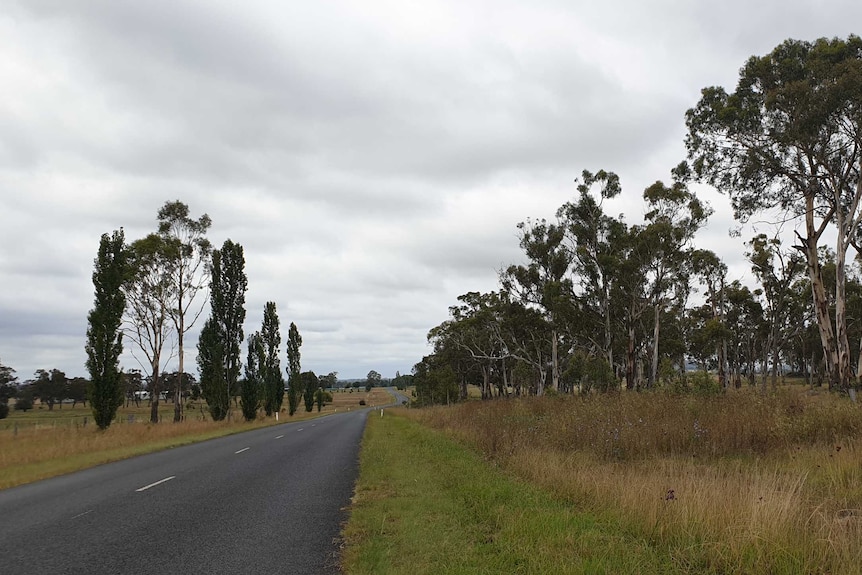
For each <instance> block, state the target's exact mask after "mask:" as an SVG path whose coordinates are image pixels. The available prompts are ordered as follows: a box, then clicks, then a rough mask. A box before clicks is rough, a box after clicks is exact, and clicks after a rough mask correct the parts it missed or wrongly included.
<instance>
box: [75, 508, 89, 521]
mask: <svg viewBox="0 0 862 575" xmlns="http://www.w3.org/2000/svg"><path fill="white" fill-rule="evenodd" d="M92 512H93V510H92V509H90V510H89V511H84V512H83V513H78V514H77V515H75V516H74V517H72V519H77V518H78V517H83V516H84V515H87V514H88V513H92Z"/></svg>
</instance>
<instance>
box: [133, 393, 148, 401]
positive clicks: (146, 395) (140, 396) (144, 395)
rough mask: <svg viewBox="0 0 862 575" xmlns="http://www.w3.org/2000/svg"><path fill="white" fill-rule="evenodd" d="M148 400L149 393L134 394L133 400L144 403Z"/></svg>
mask: <svg viewBox="0 0 862 575" xmlns="http://www.w3.org/2000/svg"><path fill="white" fill-rule="evenodd" d="M149 398H150V392H149V391H136V392H135V399H142V400H144V401H146V400H148V399H149Z"/></svg>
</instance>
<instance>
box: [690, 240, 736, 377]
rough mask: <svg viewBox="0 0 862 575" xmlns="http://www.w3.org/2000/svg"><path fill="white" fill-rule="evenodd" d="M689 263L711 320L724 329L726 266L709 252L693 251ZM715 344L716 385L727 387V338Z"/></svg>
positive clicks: (713, 253)
mask: <svg viewBox="0 0 862 575" xmlns="http://www.w3.org/2000/svg"><path fill="white" fill-rule="evenodd" d="M689 261H690V263H691V267H692V271H693V273H694V275H695V277H696V278H698V279H699V280H700V282H701V284H703V285H704V286H705V287H706V296H707V303H708V304H709V307H710V311H711V312H712V319H713V320H715V321H717V322H719V323H720V324H721V325H722V326H723V327H725V328H726V327H727V323H726V321H725V312H726V305H725V302H726V294H725V287H726V283H727V265H726V264H725V263H724V262H723V261H721V259H720V258H719V257H718V256H717V255H715V252H713V251H711V250H701V249H696V250H693V251H692V252H691V254H690V259H689ZM720 333H726V332H720ZM715 344H716V367H717V368H718V383H719V385H721V386H722V387H727V386H728V385H729V381H728V377H727V369H728V365H727V338H726V337H722V338H720V340H718V341H716V342H715Z"/></svg>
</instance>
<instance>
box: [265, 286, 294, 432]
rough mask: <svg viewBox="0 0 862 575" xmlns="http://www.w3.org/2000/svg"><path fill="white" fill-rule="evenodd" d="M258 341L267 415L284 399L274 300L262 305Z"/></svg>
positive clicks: (279, 338) (277, 408) (278, 333)
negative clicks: (261, 320)
mask: <svg viewBox="0 0 862 575" xmlns="http://www.w3.org/2000/svg"><path fill="white" fill-rule="evenodd" d="M291 325H292V324H291ZM260 342H261V346H262V355H261V360H262V361H261V363H260V364H259V366H258V369H259V371H260V378H261V381H262V383H263V390H264V396H263V410H264V411H265V412H266V414H267V415H268V416H269V415H272V414H273V413H276V412H278V411H280V410H281V403H282V401H283V400H284V377H282V375H281V361H280V360H279V358H278V354H279V349H278V348H279V346H280V345H281V333H280V330H279V319H278V313H277V312H276V309H275V302H272V301H268V302H266V306H265V307H264V310H263V325H262V326H261V330H260Z"/></svg>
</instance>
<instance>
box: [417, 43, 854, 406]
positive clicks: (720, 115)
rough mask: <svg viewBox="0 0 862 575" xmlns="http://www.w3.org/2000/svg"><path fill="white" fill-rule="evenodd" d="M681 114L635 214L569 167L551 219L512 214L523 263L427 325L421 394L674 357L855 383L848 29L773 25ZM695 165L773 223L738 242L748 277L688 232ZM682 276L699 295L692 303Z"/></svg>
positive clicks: (605, 379)
mask: <svg viewBox="0 0 862 575" xmlns="http://www.w3.org/2000/svg"><path fill="white" fill-rule="evenodd" d="M686 125H687V127H688V136H687V138H686V148H687V152H688V158H687V161H686V162H683V163H682V164H680V165H679V166H678V167H677V168H675V169H674V170H673V172H672V174H673V181H672V183H671V184H670V185H666V184H665V183H662V182H657V183H655V184H653V185H652V186H650V187H648V188H647V189H646V190H645V191H644V193H643V199H644V203H645V217H644V223H643V224H638V225H628V224H627V223H626V222H625V221H624V219H623V217H622V216H619V217H613V216H612V215H609V214H607V213H606V211H605V209H604V208H603V200H606V199H609V198H612V197H616V196H618V195H619V194H620V193H621V186H620V181H619V178H618V177H617V176H616V175H615V174H613V173H611V172H605V171H599V172H598V173H595V174H593V173H590V172H588V171H584V172H583V176H582V178H581V179H580V181H579V182H578V192H579V196H578V198H577V199H576V200H575V201H572V202H568V203H566V204H564V205H563V206H562V207H561V208H560V209H559V210H558V211H557V214H556V216H557V217H556V220H555V221H551V222H549V221H546V220H538V221H527V222H525V223H521V224H519V226H518V227H519V230H520V240H521V247H522V248H523V250H524V252H525V255H526V259H527V263H526V264H525V265H513V266H510V267H508V268H507V269H505V270H502V271H501V273H500V280H501V288H500V290H499V291H496V292H492V293H488V294H480V293H476V292H473V293H468V294H465V295H463V296H461V297H460V298H459V304H458V305H456V306H453V307H451V308H450V319H449V320H447V321H446V322H444V323H442V324H441V325H439V326H437V327H435V328H434V329H432V330H431V332H430V333H429V340H430V342H431V343H432V344H433V345H434V353H433V354H432V355H430V356H428V357H426V358H424V359H423V361H421V362H419V363H418V364H416V366H415V367H414V374H415V377H414V382H415V383H416V385H417V395H418V396H419V398H420V401H424V402H429V403H430V402H433V403H438V402H445V401H452V400H457V399H458V398H460V397H464V396H465V395H466V383H467V382H474V383H477V384H478V385H480V386H481V388H482V394H483V396H484V397H490V396H491V395H492V394H500V395H504V394H508V393H510V390H511V392H514V393H524V394H528V393H533V394H542V393H544V392H545V390H546V389H548V388H550V389H552V390H554V391H557V392H571V391H575V390H582V391H583V390H585V389H590V388H594V387H599V388H602V389H610V388H613V387H615V386H618V385H620V384H621V383H622V382H624V384H625V385H626V386H627V387H629V388H636V387H641V386H644V387H651V386H654V385H657V384H658V383H661V382H662V381H670V380H673V381H679V380H681V379H684V377H685V372H686V366H687V364H688V363H689V362H695V363H698V364H700V365H701V366H703V367H704V368H707V367H711V368H714V369H715V370H716V371H717V373H718V379H719V382H720V383H721V384H723V385H731V384H737V385H739V382H740V380H741V378H742V376H743V375H746V376H747V377H748V379H749V381H753V378H754V373H755V372H756V371H757V372H759V373H766V372H767V371H770V372H771V373H772V379H773V381H774V380H775V376H776V374H777V373H778V372H779V371H780V370H781V369H782V368H783V367H784V366H787V365H791V366H793V368H794V370H797V371H798V372H800V373H802V374H804V375H806V376H808V377H812V378H816V379H817V380H820V381H825V382H826V383H828V385H829V387H830V388H831V389H835V390H849V389H852V388H853V386H855V385H857V384H858V381H859V377H860V375H862V361H860V359H859V358H860V346H862V329H860V326H862V279H860V272H859V268H858V265H856V266H854V261H853V259H852V257H851V256H854V255H855V256H856V262H857V263H858V260H859V257H860V254H862V233H860V223H862V179H860V172H862V39H860V38H859V37H857V36H850V37H849V38H848V39H846V40H843V39H837V38H836V39H826V38H823V39H819V40H817V41H814V42H806V41H799V40H787V41H785V42H783V43H782V44H781V45H779V46H777V47H776V48H775V49H774V50H773V51H772V52H771V53H769V54H767V55H765V56H762V57H758V56H753V57H751V58H750V59H749V60H748V61H747V62H746V63H745V65H744V66H743V67H742V69H741V70H740V75H739V82H738V84H737V87H736V90H735V91H734V92H732V93H728V92H726V91H725V90H724V89H723V88H720V87H708V88H705V89H704V90H703V91H702V97H701V99H700V101H699V102H698V104H697V105H696V106H695V107H694V108H692V109H690V110H689V111H688V112H687V113H686ZM693 182H700V183H705V184H709V185H712V186H714V187H715V188H716V189H717V190H719V191H720V192H722V193H724V194H726V195H727V196H729V198H730V200H731V203H732V206H733V209H734V214H735V217H736V218H737V220H738V221H739V222H740V223H746V222H748V221H749V220H750V219H751V218H753V217H757V218H759V219H763V220H772V221H775V222H777V224H776V228H777V231H776V234H775V235H774V236H771V237H770V236H767V235H764V234H760V235H757V236H756V237H754V238H753V239H751V240H750V241H749V242H748V243H747V244H746V246H747V251H746V254H745V255H746V257H747V259H748V260H749V262H750V263H751V267H752V271H753V275H754V277H755V279H756V280H757V282H758V284H759V285H758V286H757V287H755V288H753V289H749V288H748V287H747V286H744V285H742V284H741V283H740V282H738V281H728V278H727V273H728V270H727V266H726V264H725V263H724V262H722V261H721V260H720V259H719V258H718V257H717V256H716V255H715V254H714V253H713V252H711V251H708V250H702V249H697V248H696V246H694V244H693V241H694V237H695V233H696V232H697V230H698V229H700V228H701V227H703V226H704V225H705V223H706V220H707V218H708V216H709V215H710V210H709V208H708V206H706V205H705V204H703V203H702V202H701V201H700V200H698V198H697V197H696V195H695V194H694V193H693V191H692V190H691V189H690V188H689V185H690V184H691V183H693ZM791 224H793V225H795V229H794V237H793V238H792V241H791V242H788V241H787V238H786V237H782V234H780V233H779V232H780V229H781V228H782V226H783V228H785V229H786V228H787V227H789V226H790V225H791ZM830 239H832V240H833V241H834V243H833V244H832V246H831V247H830V246H828V245H826V244H825V241H827V240H830ZM695 286H700V287H701V289H702V290H703V293H704V295H705V303H704V304H703V305H700V306H691V305H689V299H690V296H691V294H692V293H693V290H694V288H695ZM765 380H766V378H764V382H765ZM764 384H765V383H764Z"/></svg>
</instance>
